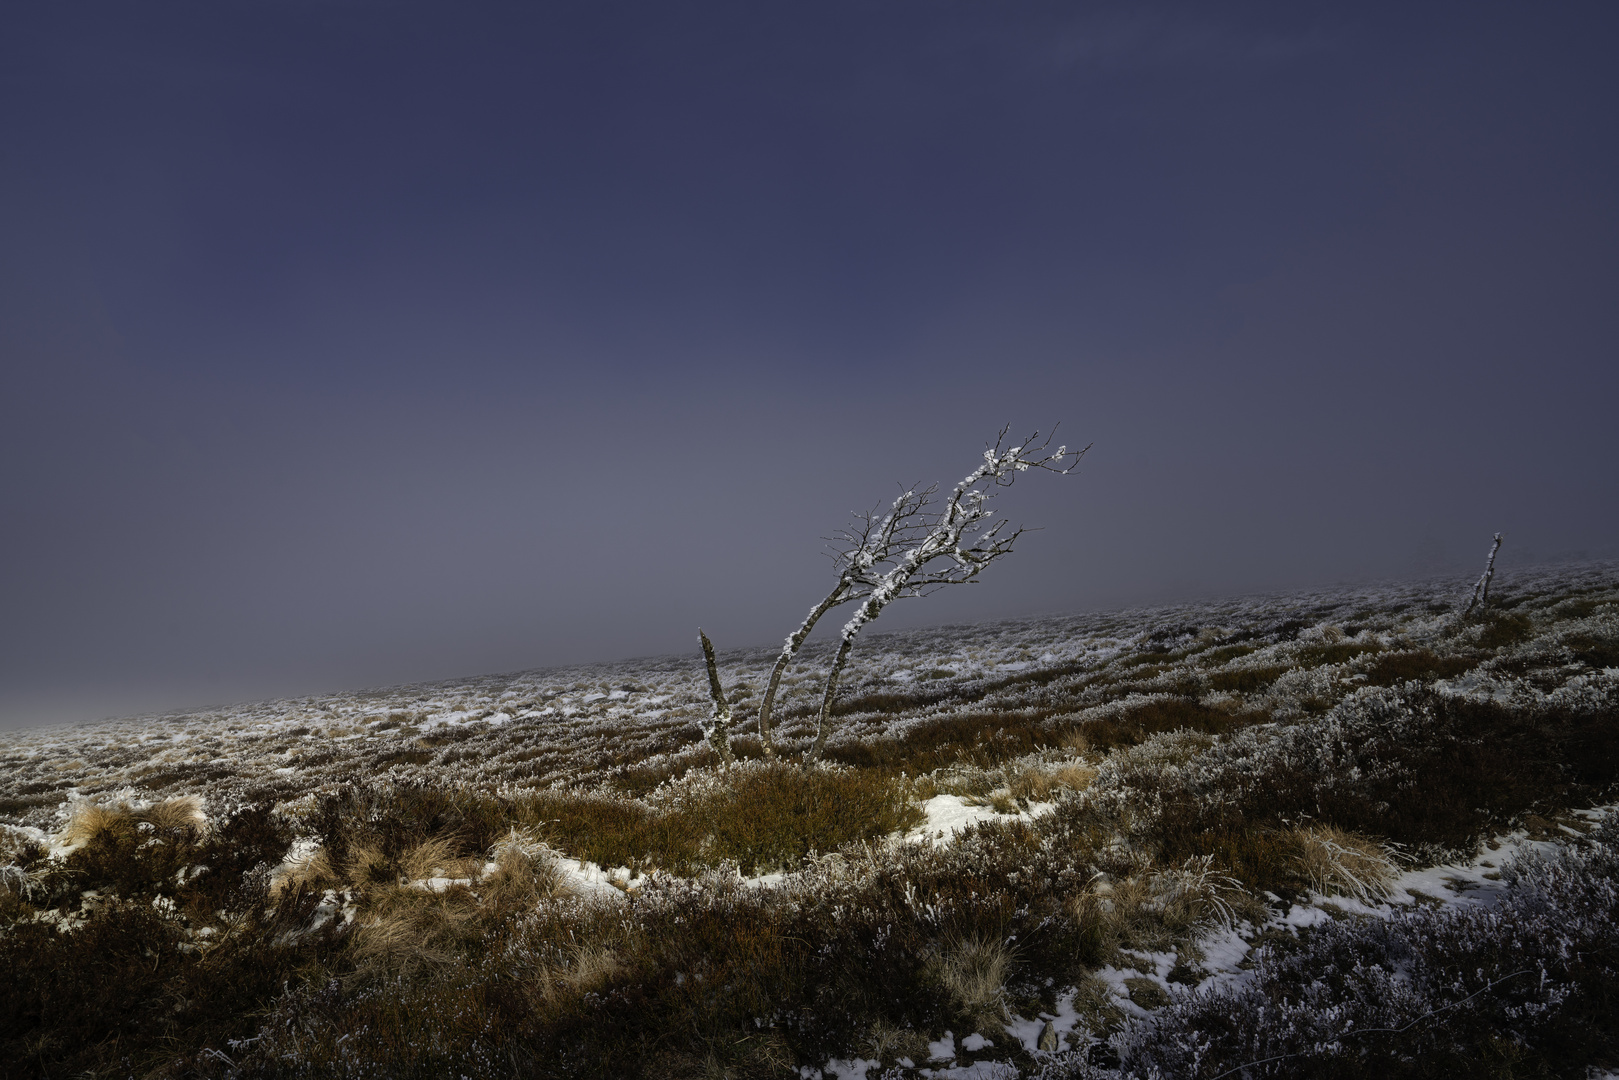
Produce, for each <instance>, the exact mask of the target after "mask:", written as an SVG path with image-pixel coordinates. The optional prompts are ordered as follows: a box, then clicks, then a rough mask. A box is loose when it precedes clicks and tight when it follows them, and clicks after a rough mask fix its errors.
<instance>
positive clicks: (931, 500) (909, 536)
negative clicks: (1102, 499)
mask: <svg viewBox="0 0 1619 1080" xmlns="http://www.w3.org/2000/svg"><path fill="white" fill-rule="evenodd" d="M1008 430H1010V429H1009V428H1002V429H1001V432H1000V434H999V435H998V436H997V437H996V439H995V443H994V445H993V446H990V447H988V448H986V449H985V450H984V459H983V461H982V463H980V464H979V466H978V467H977V468H976V469H974V470H973V471H972V472H970V473H968V474H967V475H966V476H965V477H963V478H962V480H961V481H960V482H959V483H957V484H956V485H955V487H953V488H951V489H950V492H949V494H948V495H947V496H945V497H944V500H943V502H942V504H941V503H940V502H939V497H940V491H939V485H938V484H933V485H930V486H928V487H925V488H917V487H912V488H907V489H905V490H904V491H902V492H901V493H900V495H899V496H898V497H897V498H896V499H895V500H894V501H893V503H891V504H890V505H889V507H888V512H887V513H886V514H883V515H882V516H881V517H879V516H878V512H877V511H875V510H871V511H867V512H866V513H864V514H861V515H859V516H858V517H857V518H856V519H855V522H854V524H853V526H852V527H851V528H849V529H848V530H847V531H845V532H842V533H840V534H838V535H837V536H835V537H832V538H831V539H832V543H833V551H832V562H833V567H834V569H836V570H837V572H838V578H837V583H836V584H835V585H833V587H832V589H831V591H830V592H828V593H827V594H826V597H825V598H824V599H822V600H821V601H820V602H819V603H818V604H816V605H815V606H814V607H812V608H811V609H810V612H809V614H808V615H807V616H805V617H804V621H803V622H801V623H800V624H799V626H798V628H797V629H796V630H794V631H793V632H792V633H791V634H790V635H788V637H787V640H786V642H785V643H784V644H783V646H782V650H781V652H780V654H779V655H778V656H777V657H776V664H775V667H774V668H773V669H772V670H771V672H770V681H769V683H768V684H767V685H766V687H765V693H764V699H763V701H762V702H761V703H760V706H759V738H760V741H761V742H762V743H763V746H764V753H765V756H766V757H774V756H775V755H776V748H775V743H774V740H773V739H772V737H771V728H770V720H771V712H772V709H773V708H774V706H775V701H776V693H777V690H778V689H779V688H780V685H781V677H782V673H783V672H784V671H786V669H787V665H788V664H790V663H791V662H792V659H793V657H794V656H795V655H797V653H798V650H799V649H800V648H801V647H802V646H803V644H804V640H805V639H806V638H808V637H809V634H810V631H811V630H813V629H815V624H816V623H817V622H819V621H820V618H821V616H822V615H825V614H826V613H827V612H828V611H831V610H832V609H833V608H836V607H841V606H843V605H844V604H849V603H854V604H857V605H858V607H856V609H855V612H854V615H853V616H852V617H851V618H850V619H849V620H848V622H846V623H845V624H844V626H843V632H842V635H841V641H840V642H839V646H838V652H837V655H836V656H835V657H834V659H833V662H832V669H831V671H830V672H829V673H828V674H827V678H826V685H825V687H824V689H823V692H822V695H821V709H820V718H819V721H818V723H817V726H816V732H815V742H814V744H813V745H812V747H811V748H810V750H809V752H808V753H807V754H806V755H805V759H804V760H805V764H806V765H809V764H812V763H813V762H815V761H816V760H818V759H819V758H820V756H821V752H822V750H823V749H824V748H825V746H826V737H827V732H828V727H829V724H828V721H829V718H830V716H831V710H832V703H833V700H834V699H835V698H836V696H837V684H838V676H839V675H840V674H841V673H842V671H843V667H844V665H845V664H846V663H847V661H848V659H849V651H850V650H851V649H852V648H853V647H854V639H855V636H856V635H858V634H859V633H860V630H861V628H862V627H864V626H865V625H866V624H867V623H869V622H871V621H872V620H873V619H875V618H877V616H878V615H880V614H882V610H883V608H885V607H887V606H888V605H889V604H890V603H892V602H893V601H895V600H897V599H899V598H901V597H905V596H926V595H927V594H928V593H930V592H933V591H934V590H936V589H942V588H944V587H945V586H946V585H965V584H968V583H970V582H974V581H977V580H978V575H979V574H980V573H982V572H983V571H984V568H985V567H987V566H989V564H990V563H992V562H994V561H995V560H997V559H1000V558H1003V557H1004V556H1006V555H1009V554H1011V552H1012V548H1013V545H1014V544H1015V543H1016V542H1017V539H1018V537H1019V536H1021V535H1022V534H1023V529H1022V528H1013V529H1008V527H1007V521H1006V519H1005V518H997V517H996V516H995V513H994V511H993V510H992V509H991V508H990V500H991V499H993V498H994V496H995V494H996V489H997V488H1003V487H1010V486H1011V485H1012V483H1013V481H1014V480H1016V479H1017V476H1018V474H1019V473H1023V472H1027V471H1029V470H1030V469H1043V470H1045V471H1047V472H1054V473H1057V474H1059V475H1061V474H1066V473H1069V472H1072V471H1073V469H1074V468H1075V466H1077V465H1078V464H1079V460H1080V458H1082V457H1083V456H1084V455H1085V451H1086V450H1089V449H1090V447H1088V446H1087V447H1085V448H1084V449H1082V450H1078V451H1073V450H1069V449H1068V448H1067V447H1066V446H1058V447H1057V448H1056V449H1052V448H1051V436H1050V435H1048V436H1046V438H1045V439H1044V440H1041V441H1039V442H1037V441H1036V440H1038V439H1039V437H1040V433H1039V432H1035V433H1034V434H1032V435H1030V436H1029V437H1028V438H1027V439H1024V440H1023V441H1022V442H1020V443H1017V444H1016V445H1012V446H1008V445H1006V442H1007V440H1006V433H1007V431H1008ZM704 640H705V641H706V640H707V639H706V638H705V639H704ZM709 671H710V673H711V678H712V681H711V684H710V692H711V693H712V695H713V697H714V699H715V702H716V705H715V709H716V713H715V715H716V717H718V715H719V709H720V703H722V702H723V701H724V692H723V690H722V689H721V688H720V685H719V681H718V675H717V674H715V669H714V666H713V663H712V661H710V665H709ZM726 720H727V721H728V720H729V712H728V710H727V712H726ZM716 730H717V729H716Z"/></svg>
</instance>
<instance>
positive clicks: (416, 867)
mask: <svg viewBox="0 0 1619 1080" xmlns="http://www.w3.org/2000/svg"><path fill="white" fill-rule="evenodd" d="M459 850H460V844H459V843H458V842H457V840H456V838H455V837H453V836H431V837H428V838H427V839H426V840H423V841H422V842H421V843H419V844H417V845H416V846H414V847H412V848H411V849H410V850H409V851H407V852H405V854H404V855H403V856H402V857H401V858H400V860H399V872H400V874H401V875H402V876H403V877H404V878H405V880H406V881H426V880H428V879H429V878H440V877H442V878H476V877H477V876H478V875H479V874H480V873H481V872H482V871H483V860H481V859H472V860H469V859H465V858H461V857H458V856H457V854H456V852H457V851H459ZM469 864H470V865H469Z"/></svg>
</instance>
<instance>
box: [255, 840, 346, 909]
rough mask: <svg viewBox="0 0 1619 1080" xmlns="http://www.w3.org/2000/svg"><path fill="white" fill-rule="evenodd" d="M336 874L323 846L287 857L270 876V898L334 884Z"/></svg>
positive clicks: (275, 898) (273, 898) (278, 897)
mask: <svg viewBox="0 0 1619 1080" xmlns="http://www.w3.org/2000/svg"><path fill="white" fill-rule="evenodd" d="M336 882H337V874H336V872H335V871H334V870H333V869H332V863H331V859H330V858H328V857H327V855H326V849H325V848H316V849H315V850H314V851H311V852H309V853H308V854H305V855H303V856H300V857H298V858H293V859H289V860H288V861H287V862H285V863H283V864H282V866H281V867H280V868H278V869H277V871H276V872H275V873H274V874H273V875H272V876H271V878H270V899H272V900H279V899H280V898H281V897H283V896H289V895H295V894H297V893H299V892H306V891H313V890H317V889H322V888H326V887H327V886H329V885H333V884H336Z"/></svg>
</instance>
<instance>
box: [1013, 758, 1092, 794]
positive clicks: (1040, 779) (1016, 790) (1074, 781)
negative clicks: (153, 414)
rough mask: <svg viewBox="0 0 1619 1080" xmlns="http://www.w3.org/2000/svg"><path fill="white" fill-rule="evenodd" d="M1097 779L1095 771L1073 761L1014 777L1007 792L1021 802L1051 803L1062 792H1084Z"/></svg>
mask: <svg viewBox="0 0 1619 1080" xmlns="http://www.w3.org/2000/svg"><path fill="white" fill-rule="evenodd" d="M1095 779H1096V770H1095V769H1093V768H1091V767H1090V766H1089V765H1087V764H1085V763H1084V762H1083V761H1073V762H1066V763H1064V764H1060V765H1048V766H1044V767H1041V768H1034V769H1028V770H1026V771H1024V772H1022V773H1019V774H1018V775H1017V776H1015V777H1013V778H1012V782H1011V783H1010V784H1009V785H1007V790H1008V791H1009V793H1010V794H1011V796H1012V798H1013V799H1016V800H1019V801H1024V800H1026V801H1028V802H1050V801H1052V799H1054V798H1055V797H1056V795H1057V793H1058V792H1060V791H1084V790H1085V789H1086V788H1088V787H1090V786H1091V781H1092V780H1095Z"/></svg>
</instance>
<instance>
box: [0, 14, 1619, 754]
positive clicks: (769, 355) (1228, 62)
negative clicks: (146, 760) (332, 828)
mask: <svg viewBox="0 0 1619 1080" xmlns="http://www.w3.org/2000/svg"><path fill="white" fill-rule="evenodd" d="M1616 31H1619V7H1615V6H1614V5H1612V4H1577V3H1567V4H1563V3H1559V4H1510V5H1502V4H1487V3H1465V4H1461V3H1458V4H1437V3H1436V4H1420V5H1414V4H1388V5H1381V6H1372V5H1363V4H1339V5H1331V6H1328V5H1309V4H1300V3H1278V4H1274V5H1269V6H1260V5H1238V4H1224V5H1209V4H1192V5H1186V6H1182V7H1175V6H1163V5H1150V4H1147V5H1143V4H1132V5H1121V6H1118V7H1114V8H1110V7H1107V6H1103V5H1074V4H1052V5H1042V4H1019V3H970V4H969V3H949V2H944V0H926V2H916V3H912V2H898V0H883V2H871V0H861V2H858V3H838V2H828V0H816V2H815V3H802V4H777V3H767V4H761V3H756V2H755V3H737V4H721V3H685V4H667V3H657V4H652V3H649V4H638V5H626V4H615V3H604V2H600V0H592V2H589V3H580V4H561V3H533V2H524V3H517V4H500V3H485V2H480V3H474V4H466V3H454V4H452V3H442V4H409V3H399V2H388V3H358V2H340V0H325V2H320V3H282V2H255V3H230V2H219V0H209V2H207V3H198V4H176V3H166V2H154V3H126V2H120V3H102V4H98V3H78V2H61V3H49V4H46V3H13V4H7V5H5V6H4V7H0V506H3V512H0V614H3V629H0V727H17V726H23V725H33V724H39V723H51V722H60V721H67V720H81V719H89V718H93V717H98V716H106V715H127V714H132V713H138V712H143V711H151V710H162V709H171V708H179V707H192V706H201V705H207V704H211V703H220V702H228V701H235V700H243V699H253V698H263V697H270V696H286V695H298V694H306V693H314V692H321V691H328V690H336V689H342V688H353V687H362V686H370V685H379V684H389V683H401V682H415V681H421V680H427V679H438V678H445V677H451V676H459V675H472V674H479V673H486V672H497V671H511V670H518V669H524V668H534V667H543V666H549V665H554V664H562V663H571V662H577V661H590V660H611V659H614V658H619V657H628V656H636V655H646V654H653V653H670V652H688V653H691V654H692V655H696V630H697V627H698V626H699V625H701V626H702V627H704V628H705V629H706V630H707V631H708V632H709V634H710V635H712V636H713V638H714V639H715V642H716V644H717V645H718V646H719V647H720V648H721V649H722V650H723V649H725V648H734V647H741V646H753V645H762V644H768V643H770V642H772V641H776V640H779V639H780V638H781V637H782V636H784V635H785V634H786V633H787V632H788V631H789V630H791V629H792V628H793V626H795V625H796V624H797V622H798V620H799V619H800V618H802V616H803V615H804V613H805V611H806V610H807V609H808V607H809V606H810V605H811V604H812V603H814V602H815V601H816V600H818V599H819V598H820V597H821V596H822V595H823V594H824V593H825V591H826V589H827V588H828V587H829V586H830V584H831V580H832V575H831V570H830V567H829V564H828V563H827V560H826V559H825V557H824V556H823V555H822V554H821V552H822V549H823V546H824V545H823V542H822V540H821V537H823V536H825V535H827V534H829V533H831V532H833V531H834V530H836V529H837V528H839V527H840V526H841V525H842V524H843V523H844V522H845V521H846V519H847V516H848V514H849V512H850V511H852V510H857V509H865V508H869V507H871V506H872V505H874V504H876V503H877V502H879V501H880V500H886V499H888V498H890V497H892V495H893V494H895V493H896V491H897V490H898V489H897V487H896V484H898V483H912V482H916V481H923V482H930V481H934V480H941V481H945V482H952V481H954V480H955V479H958V478H959V477H960V476H961V475H962V474H964V473H965V472H967V471H968V470H969V469H970V468H972V467H973V465H974V464H975V462H976V461H977V460H978V458H979V455H980V454H981V453H982V450H983V446H984V442H985V440H986V439H989V438H992V437H993V436H994V434H995V432H996V431H997V430H998V429H999V428H1000V427H1001V426H1002V425H1003V424H1006V423H1008V422H1010V423H1012V424H1013V425H1014V427H1015V428H1017V429H1019V430H1023V429H1032V428H1040V429H1042V430H1044V429H1048V428H1049V427H1050V426H1051V425H1052V424H1053V423H1056V422H1058V421H1060V422H1061V425H1062V426H1061V429H1060V431H1059V440H1061V441H1065V442H1068V443H1069V444H1071V445H1072V444H1084V443H1087V442H1094V443H1095V448H1094V449H1093V450H1092V451H1091V453H1090V455H1089V456H1088V457H1087V458H1086V459H1085V463H1084V466H1083V467H1082V469H1081V470H1080V471H1079V472H1077V473H1075V474H1073V475H1070V476H1066V477H1053V476H1049V475H1026V476H1025V477H1024V478H1023V479H1021V480H1020V481H1019V482H1018V484H1017V485H1016V486H1014V487H1013V488H1012V489H1010V490H1009V491H1008V492H1006V493H1005V495H1004V496H1003V498H1002V503H1003V505H1004V509H1005V511H1006V513H1007V514H1008V515H1009V516H1011V517H1012V518H1013V520H1014V521H1017V522H1021V523H1024V524H1026V525H1029V526H1033V527H1038V528H1039V530H1040V531H1036V532H1031V533H1029V534H1028V535H1026V536H1025V537H1024V539H1023V541H1022V543H1021V544H1020V550H1019V551H1018V552H1017V554H1016V555H1014V556H1013V557H1012V558H1010V559H1009V560H1007V561H1006V562H1005V563H1003V564H999V565H997V566H995V567H993V568H992V569H991V570H990V571H989V572H988V573H987V574H986V575H985V579H984V581H983V582H982V584H979V585H977V586H974V587H971V588H964V589H959V590H956V591H955V592H954V593H945V594H940V595H937V596H934V597H931V598H928V599H923V600H914V601H907V602H905V603H902V604H896V605H894V607H892V608H890V609H889V611H888V612H887V613H886V614H885V615H884V617H883V619H882V620H881V621H880V622H879V623H878V624H876V626H875V627H874V629H875V630H878V631H880V630H883V629H896V628H901V627H905V626H915V625H922V624H941V623H949V622H962V621H970V620H980V619H989V618H1001V617H1007V616H1015V615H1026V614H1036V613H1042V612H1065V611H1077V610H1090V609H1097V608H1104V607H1114V606H1123V605H1133V604H1143V603H1159V602H1165V601H1173V600H1181V599H1193V598H1197V597H1202V596H1209V595H1218V594H1232V593H1243V592H1256V591H1274V590H1281V589H1291V588H1295V587H1303V586H1315V585H1328V584H1333V583H1339V582H1350V581H1365V580H1375V579H1379V578H1389V577H1412V576H1424V577H1431V576H1435V575H1440V574H1454V575H1456V578H1457V584H1458V590H1465V588H1466V587H1467V582H1468V581H1469V579H1470V578H1471V577H1474V576H1476V575H1477V573H1478V571H1479V570H1480V569H1481V568H1482V562H1483V557H1484V554H1485V551H1486V549H1487V547H1488V545H1489V539H1490V534H1491V533H1493V532H1495V531H1497V530H1504V531H1505V532H1506V533H1507V541H1506V544H1505V546H1504V547H1503V549H1502V555H1501V565H1502V566H1503V568H1507V567H1510V566H1512V565H1514V564H1517V565H1525V564H1528V563H1531V562H1538V561H1543V560H1548V559H1554V558H1560V557H1569V556H1576V557H1577V556H1580V555H1582V554H1583V555H1588V556H1604V555H1613V554H1615V553H1616V541H1619V497H1616V496H1619V482H1616V465H1619V423H1615V420H1614V417H1615V411H1616V410H1615V403H1616V401H1619V363H1616V360H1619V348H1616V346H1619V304H1616V301H1619V121H1616V112H1619V64H1616V63H1615V62H1614V59H1613V57H1614V53H1615V43H1616ZM828 622H829V623H834V622H841V620H836V619H829V620H828Z"/></svg>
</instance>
